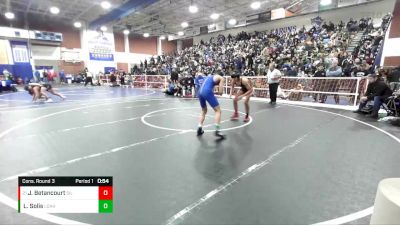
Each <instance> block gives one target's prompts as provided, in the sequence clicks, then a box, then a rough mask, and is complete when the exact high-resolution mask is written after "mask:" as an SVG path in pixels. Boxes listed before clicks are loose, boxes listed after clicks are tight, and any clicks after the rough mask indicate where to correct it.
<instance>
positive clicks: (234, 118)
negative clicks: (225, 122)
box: [231, 113, 239, 120]
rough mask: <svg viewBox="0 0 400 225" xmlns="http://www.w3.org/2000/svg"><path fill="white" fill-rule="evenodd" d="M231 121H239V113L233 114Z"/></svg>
mask: <svg viewBox="0 0 400 225" xmlns="http://www.w3.org/2000/svg"><path fill="white" fill-rule="evenodd" d="M231 120H239V113H233V115H232V116H231Z"/></svg>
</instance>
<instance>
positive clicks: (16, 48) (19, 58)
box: [10, 41, 30, 64]
mask: <svg viewBox="0 0 400 225" xmlns="http://www.w3.org/2000/svg"><path fill="white" fill-rule="evenodd" d="M10 44H11V50H12V54H13V59H14V64H18V63H30V60H29V52H28V44H27V43H26V42H22V41H10Z"/></svg>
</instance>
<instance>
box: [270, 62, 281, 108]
mask: <svg viewBox="0 0 400 225" xmlns="http://www.w3.org/2000/svg"><path fill="white" fill-rule="evenodd" d="M281 77H282V74H281V71H279V70H278V69H276V64H275V62H271V63H270V64H269V68H268V72H267V79H268V81H267V82H268V85H269V97H270V99H271V102H270V104H271V105H275V104H276V97H277V92H278V87H279V81H280V79H281Z"/></svg>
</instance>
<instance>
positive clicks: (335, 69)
mask: <svg viewBox="0 0 400 225" xmlns="http://www.w3.org/2000/svg"><path fill="white" fill-rule="evenodd" d="M342 73H343V71H342V67H340V66H339V65H338V61H337V60H336V59H335V60H333V61H332V66H331V67H330V68H329V69H328V70H327V71H326V76H327V77H341V76H342ZM339 84H340V80H337V79H332V80H329V81H328V90H327V91H328V92H338V91H339V86H340V85H339ZM333 97H334V99H335V103H336V104H339V103H340V99H339V95H333ZM326 98H327V96H326V95H324V96H323V100H322V101H323V102H325V101H326Z"/></svg>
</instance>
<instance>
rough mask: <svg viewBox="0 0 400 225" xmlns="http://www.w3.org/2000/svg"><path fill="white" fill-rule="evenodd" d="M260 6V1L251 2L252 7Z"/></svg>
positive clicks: (257, 7)
mask: <svg viewBox="0 0 400 225" xmlns="http://www.w3.org/2000/svg"><path fill="white" fill-rule="evenodd" d="M260 6H261V3H260V2H253V3H251V5H250V7H251V8H252V9H259V8H260Z"/></svg>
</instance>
